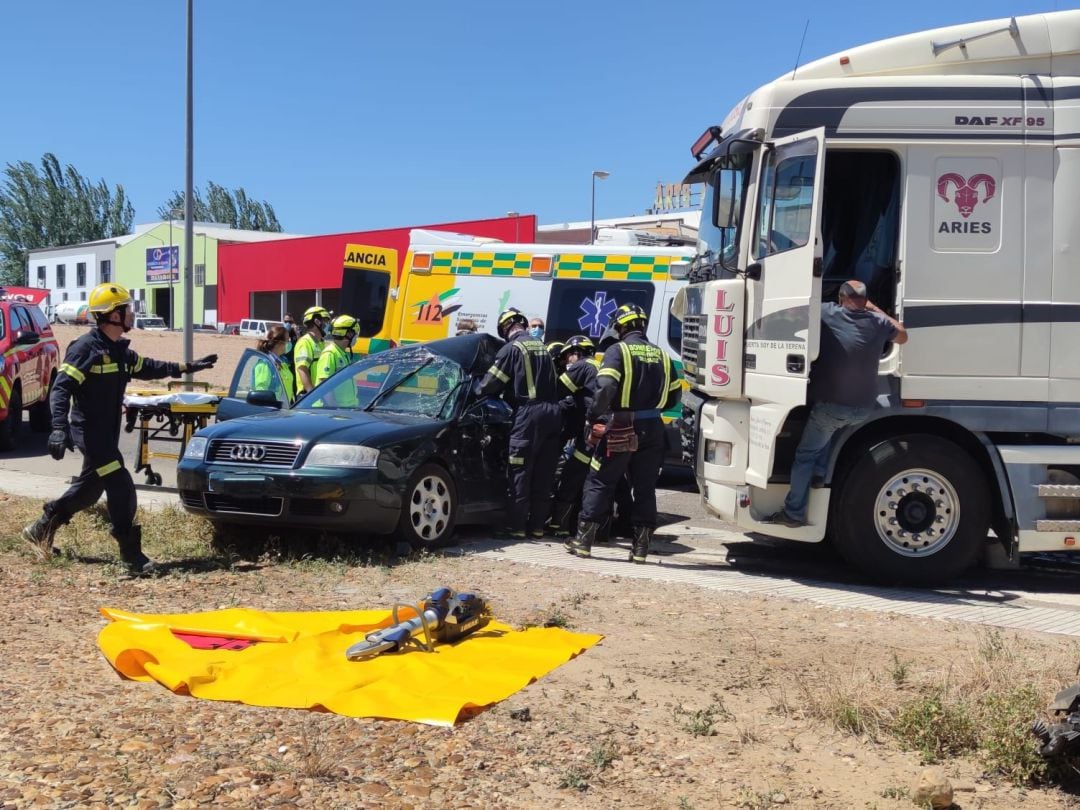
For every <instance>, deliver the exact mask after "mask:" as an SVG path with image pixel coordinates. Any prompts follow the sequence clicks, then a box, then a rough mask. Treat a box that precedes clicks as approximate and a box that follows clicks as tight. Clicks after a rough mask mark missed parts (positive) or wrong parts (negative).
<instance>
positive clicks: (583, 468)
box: [548, 335, 600, 537]
mask: <svg viewBox="0 0 1080 810" xmlns="http://www.w3.org/2000/svg"><path fill="white" fill-rule="evenodd" d="M595 352H596V346H595V344H594V343H593V342H592V341H591V340H589V338H587V337H585V336H584V335H575V336H574V337H572V338H570V339H569V340H568V341H566V344H565V346H563V349H562V353H561V356H560V357H561V361H562V362H563V363H564V364H565V366H566V371H564V372H563V373H562V374H560V375H559V393H560V394H561V395H563V400H562V402H563V403H564V407H563V432H562V439H561V443H562V444H563V445H565V444H566V442H567V441H569V440H573V446H572V448H571V450H570V453H569V455H568V456H567V457H566V460H565V461H564V462H563V467H562V474H561V475H560V476H559V488H558V490H557V491H556V493H555V503H554V505H553V507H552V515H551V521H550V522H549V523H548V529H549V530H550V531H551V532H552V533H553V534H554V535H555V536H556V537H566V536H568V535H569V534H570V524H571V519H572V517H573V513H574V510H575V509H576V508H577V506H578V504H579V502H580V501H581V487H582V485H583V484H584V483H585V476H586V475H588V472H589V462H590V461H592V448H591V447H589V446H588V445H587V444H585V437H584V435H583V431H584V428H585V415H586V414H587V413H588V411H589V407H590V406H591V405H592V400H593V396H594V395H595V394H596V373H597V371H598V370H599V368H600V362H599V361H598V360H597V359H596V357H595V356H594V355H595Z"/></svg>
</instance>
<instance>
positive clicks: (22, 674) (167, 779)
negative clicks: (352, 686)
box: [0, 496, 1077, 810]
mask: <svg viewBox="0 0 1080 810" xmlns="http://www.w3.org/2000/svg"><path fill="white" fill-rule="evenodd" d="M35 508H36V504H35V503H34V502H32V501H24V500H21V499H16V498H7V497H5V496H0V525H3V526H11V527H14V526H18V525H21V524H22V522H23V521H25V520H26V519H28V518H29V517H30V516H31V515H32V514H33V512H34V509H35ZM142 521H143V523H144V525H145V526H147V534H148V547H149V549H148V550H150V551H151V553H152V554H154V555H155V556H157V557H159V558H160V559H162V560H163V561H165V562H166V563H167V568H168V574H167V575H166V576H164V577H163V578H160V579H153V580H131V579H126V578H123V577H122V576H121V575H120V573H119V569H118V568H117V566H116V565H115V562H114V555H115V550H114V549H113V548H112V547H111V546H110V545H109V543H108V541H107V538H105V537H104V534H103V523H102V521H101V519H100V518H99V517H95V516H93V515H89V516H82V517H80V518H79V519H78V520H77V521H76V522H75V523H73V524H72V526H70V527H68V528H66V529H65V530H64V531H63V532H62V533H61V535H60V542H61V544H62V545H63V546H64V547H65V548H67V549H68V550H69V551H70V552H72V553H73V554H74V555H75V556H76V559H68V558H66V557H64V558H60V559H59V560H58V561H56V562H54V563H51V564H41V563H37V562H34V561H33V560H32V559H31V558H30V557H29V556H28V555H27V554H26V553H25V552H24V551H23V549H22V548H21V547H20V545H19V543H18V541H17V539H16V538H15V537H14V536H13V532H12V530H10V529H9V530H7V531H6V532H4V530H0V602H2V604H3V611H4V615H5V616H6V617H7V621H6V623H5V632H4V633H3V635H2V637H0V701H2V702H3V705H4V706H5V712H4V718H3V720H2V721H0V806H4V807H7V806H12V807H29V806H55V807H75V806H78V807H106V806H125V807H178V808H179V807H196V806H200V805H202V804H208V803H214V804H217V805H223V806H244V807H292V806H297V807H342V806H350V807H393V808H403V807H415V808H429V807H430V808H435V807H455V808H457V807H482V808H489V807H618V806H625V807H649V808H653V807H656V808H679V809H680V810H686V808H711V807H769V806H774V805H781V804H782V805H785V806H788V805H790V806H792V807H806V808H820V807H829V808H851V807H878V808H887V807H911V806H912V805H911V803H910V800H908V799H906V798H904V797H905V796H906V791H907V786H908V785H909V784H911V783H912V782H913V780H914V779H915V777H916V776H917V774H918V773H919V771H920V770H921V766H920V762H919V757H918V755H917V754H915V753H914V752H910V751H902V750H900V748H899V747H898V745H897V744H896V743H895V741H893V740H891V739H890V738H887V737H881V738H880V739H875V737H874V735H864V736H862V737H857V736H853V735H852V734H850V733H847V732H842V731H839V730H837V728H836V727H835V726H834V725H833V724H831V723H829V722H826V721H825V720H823V719H822V717H821V714H820V712H814V711H810V707H811V706H812V705H813V704H815V703H819V704H820V702H821V701H822V700H823V699H824V697H823V696H827V695H829V694H832V692H833V691H835V690H836V689H838V688H840V687H845V688H859V689H861V688H863V687H862V684H864V683H865V684H876V688H883V689H886V690H887V692H895V691H896V690H897V687H896V686H894V685H893V683H892V682H891V681H890V680H889V676H888V674H887V673H888V672H889V671H890V669H892V670H893V671H895V667H896V661H897V660H901V659H902V660H904V661H905V662H906V663H905V667H907V668H908V669H909V674H908V675H906V677H907V678H908V679H909V680H910V683H911V684H912V686H911V687H910V688H915V687H914V685H915V684H917V683H918V682H919V680H920V679H926V678H940V677H944V676H943V674H942V673H949V672H954V671H955V672H960V671H962V670H963V667H964V666H965V665H966V662H970V661H971V660H972V658H973V657H974V656H976V654H977V651H978V650H979V649H980V647H985V645H986V642H987V638H991V639H992V640H995V641H994V643H995V644H997V645H998V646H999V647H1001V648H1002V649H1007V650H1009V651H1010V655H1011V656H1012V657H1013V658H1014V659H1015V660H1017V661H1021V662H1026V663H1025V666H1030V668H1031V673H1029V675H1027V676H1025V677H1032V678H1035V679H1036V680H1037V682H1038V684H1039V686H1040V688H1041V689H1043V690H1048V691H1049V693H1052V691H1053V689H1054V688H1055V687H1056V685H1058V684H1060V683H1063V682H1065V681H1067V680H1068V679H1069V678H1070V677H1071V676H1072V671H1073V668H1074V666H1075V660H1076V657H1077V656H1076V652H1077V650H1076V648H1075V643H1074V642H1072V641H1070V640H1062V639H1058V638H1053V637H1046V636H1039V635H1035V634H1029V635H1027V636H1023V637H1021V636H1012V635H1008V636H1002V635H994V636H992V637H991V636H987V635H986V631H983V630H976V629H973V628H971V627H969V626H964V625H952V624H945V623H940V622H918V621H911V620H907V619H901V618H898V617H895V616H888V615H879V614H868V613H856V612H850V611H836V610H828V609H821V608H814V607H809V606H807V605H803V604H796V603H788V602H785V601H783V600H767V599H758V598H749V597H743V596H737V595H730V596H726V595H721V596H717V595H715V594H711V593H706V592H704V591H701V590H698V589H694V588H688V587H677V586H671V585H664V584H662V583H647V582H642V581H634V580H624V579H622V578H618V577H614V578H613V577H596V576H592V575H589V574H587V573H573V572H569V573H568V572H560V573H559V574H558V575H557V576H553V572H551V571H550V570H546V569H541V568H537V567H533V566H527V565H515V564H512V563H506V562H498V561H493V560H487V559H482V558H477V557H471V556H463V557H449V556H447V557H442V556H430V555H428V556H423V557H421V558H419V559H415V560H409V561H399V562H386V561H384V560H382V558H381V557H379V554H378V551H377V550H376V551H374V552H372V554H373V556H372V558H371V560H372V561H371V562H370V563H369V564H360V563H357V562H355V561H354V562H349V563H346V562H342V561H340V560H329V561H327V560H318V559H316V560H300V561H292V562H281V561H271V560H267V559H264V560H260V561H258V562H254V563H239V562H238V563H235V564H233V565H232V566H231V567H223V565H222V562H221V561H220V560H217V559H215V558H214V557H213V556H212V555H210V553H209V551H208V550H207V549H205V547H204V539H205V536H206V530H205V527H204V526H203V525H202V524H201V523H199V522H197V521H190V520H188V519H187V518H186V517H185V516H183V515H182V514H178V513H175V514H174V513H169V512H168V511H166V512H164V513H159V514H156V515H144V516H143V517H142ZM178 526H181V527H186V528H187V529H188V530H189V534H188V535H186V536H185V537H184V538H183V539H181V540H176V539H175V533H176V529H177V527H178ZM170 537H172V538H174V539H173V540H172V541H170V540H169V538H170ZM170 543H171V544H170ZM444 584H445V585H449V586H451V587H456V588H461V589H468V590H475V591H477V592H479V593H481V594H483V595H484V596H486V597H487V598H488V599H489V600H490V601H491V602H492V604H493V606H494V609H495V615H496V616H497V617H498V618H499V619H500V620H502V621H505V622H508V623H510V624H513V625H524V624H543V623H549V624H556V625H561V626H569V627H570V628H571V629H580V630H583V631H587V632H596V633H602V634H604V635H605V639H604V641H603V642H601V644H600V645H598V646H597V647H594V648H593V649H591V650H589V651H587V652H586V653H584V654H583V655H581V656H580V657H578V658H577V659H575V660H573V661H571V662H570V663H568V664H566V665H564V666H562V667H560V668H559V669H557V670H555V671H554V672H553V673H551V674H550V675H548V676H546V677H544V678H543V679H542V680H540V681H539V682H536V683H534V684H532V685H531V686H529V687H527V688H526V689H524V690H522V691H521V692H519V693H517V694H516V695H514V696H513V697H512V698H510V699H508V700H507V701H505V702H504V703H502V704H499V705H496V706H493V707H491V708H489V709H488V710H486V711H483V712H481V713H480V714H479V715H477V716H475V717H473V718H472V719H468V720H465V721H464V722H462V723H461V724H459V726H458V727H456V728H454V729H442V728H434V727H428V726H422V725H417V724H410V723H401V722H388V721H380V720H374V719H361V720H357V719H350V718H345V717H339V716H335V715H331V714H326V713H315V712H303V711H295V710H285V709H266V708H255V707H247V706H243V705H237V704H231V703H218V702H210V701H201V700H196V699H194V698H191V697H187V696H181V695H175V694H172V693H170V692H168V691H167V690H166V689H164V688H162V687H161V686H159V685H156V684H147V683H137V682H132V681H125V680H123V679H121V678H119V677H118V676H117V675H116V673H115V672H114V671H113V670H112V668H111V667H110V666H109V664H108V663H107V661H106V660H105V659H104V658H103V656H102V655H101V654H100V652H99V651H98V649H97V647H96V643H95V639H96V635H97V633H98V631H99V630H100V628H101V627H102V626H103V624H104V620H103V619H102V618H101V616H100V615H99V613H98V609H99V608H100V607H101V606H111V607H118V608H123V609H127V610H131V611H137V612H182V611H195V610H202V609H212V608H220V607H227V606H233V605H244V606H248V607H253V608H259V609H266V610H341V609H353V608H374V607H380V606H389V605H391V604H392V603H394V602H397V601H404V600H414V599H416V598H418V597H420V596H422V595H423V594H424V593H426V592H428V591H429V590H431V589H432V588H433V587H436V586H439V585H444ZM1025 671H1026V670H1025ZM894 677H895V675H894ZM949 677H952V676H949ZM903 688H904V689H907V688H909V687H907V686H905V687H903ZM525 708H528V709H529V715H530V718H531V719H529V720H528V721H523V720H520V719H515V715H512V714H511V713H512V712H513V711H514V710H520V709H525ZM945 767H946V770H947V772H948V773H949V775H950V777H951V778H952V779H953V780H954V785H955V786H956V787H957V789H958V791H959V792H958V793H957V802H958V804H960V805H961V806H962V807H964V808H971V807H977V808H1003V809H1004V808H1010V810H1011V809H1012V808H1036V807H1040V808H1041V807H1063V806H1069V802H1070V801H1071V798H1070V797H1069V796H1068V795H1066V794H1064V793H1062V792H1060V791H1059V790H1056V789H1033V790H1021V789H1019V788H1015V787H1013V786H1011V785H1010V784H1009V783H1008V782H1007V781H1005V780H1002V779H1000V778H996V777H993V776H990V775H988V774H987V773H986V766H985V764H984V763H983V762H982V761H981V760H980V759H979V758H978V757H976V756H971V757H967V758H962V759H951V760H949V761H947V763H946V765H945Z"/></svg>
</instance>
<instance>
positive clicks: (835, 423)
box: [784, 402, 873, 522]
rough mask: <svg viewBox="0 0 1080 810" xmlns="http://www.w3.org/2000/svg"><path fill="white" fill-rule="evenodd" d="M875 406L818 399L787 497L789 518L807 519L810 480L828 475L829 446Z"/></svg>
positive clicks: (797, 454) (805, 433)
mask: <svg viewBox="0 0 1080 810" xmlns="http://www.w3.org/2000/svg"><path fill="white" fill-rule="evenodd" d="M872 410H873V409H872V408H860V407H857V406H854V405H837V404H835V403H832V402H815V403H814V406H813V408H811V409H810V418H809V419H808V420H807V421H806V429H805V430H803V435H802V438H801V439H800V440H799V447H798V448H797V449H796V450H795V462H794V463H793V464H792V465H791V491H790V492H788V495H787V498H785V499H784V512H786V513H787V516H788V517H789V518H793V519H795V520H798V521H802V522H805V521H806V505H807V503H808V502H809V501H810V482H811V481H812V480H813V477H814V476H815V475H818V476H824V475H825V466H826V464H828V461H829V448H830V446H831V445H832V438H833V436H834V435H835V434H836V432H837V431H839V430H841V429H842V428H845V427H847V426H848V425H857V424H859V423H860V422H862V421H865V420H866V419H867V418H868V417H869V416H870V413H871V412H872Z"/></svg>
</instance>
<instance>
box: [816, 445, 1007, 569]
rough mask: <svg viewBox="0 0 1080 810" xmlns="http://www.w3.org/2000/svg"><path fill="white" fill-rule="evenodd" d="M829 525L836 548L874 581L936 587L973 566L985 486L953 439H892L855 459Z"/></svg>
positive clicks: (985, 520) (982, 534) (986, 507)
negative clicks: (831, 526) (832, 529)
mask: <svg viewBox="0 0 1080 810" xmlns="http://www.w3.org/2000/svg"><path fill="white" fill-rule="evenodd" d="M832 520H833V526H834V527H835V529H834V532H833V540H834V542H835V543H836V547H837V550H838V551H839V552H840V554H841V555H842V556H843V557H844V559H845V560H847V562H848V563H849V564H851V565H852V566H854V567H856V568H858V569H860V570H862V571H863V572H864V573H866V574H868V575H869V576H870V577H871V578H873V579H874V580H877V581H879V582H884V583H888V584H906V585H937V584H940V583H942V582H946V581H948V580H950V579H952V578H953V577H955V576H957V575H958V574H960V573H962V572H963V571H965V570H966V569H968V568H970V567H971V566H972V565H974V564H975V562H976V560H977V559H978V557H979V553H980V551H981V550H982V548H983V546H984V545H985V544H986V537H987V533H988V532H989V529H990V497H989V487H988V486H987V482H986V477H985V476H984V475H983V472H982V470H981V469H979V466H978V464H976V463H975V461H974V460H973V459H972V458H971V457H970V456H969V455H968V454H967V452H966V451H965V450H963V449H962V448H961V447H959V446H958V445H956V444H954V443H953V442H950V441H949V440H947V439H942V438H939V437H937V436H931V435H925V434H911V435H906V436H899V437H897V438H895V439H889V440H887V441H884V442H881V443H880V444H878V445H875V446H874V447H871V448H869V450H868V452H865V453H861V454H859V456H858V459H857V460H856V462H855V464H854V465H853V466H852V468H851V470H850V472H849V473H848V475H847V476H846V478H845V479H844V482H843V484H841V490H840V492H839V493H838V496H837V498H836V499H835V500H834V502H833V513H832Z"/></svg>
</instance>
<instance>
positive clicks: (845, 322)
mask: <svg viewBox="0 0 1080 810" xmlns="http://www.w3.org/2000/svg"><path fill="white" fill-rule="evenodd" d="M895 336H896V329H895V328H894V327H893V325H892V324H891V323H889V320H888V318H886V317H885V316H884V315H881V314H880V313H877V312H871V311H870V310H868V309H861V310H853V309H845V308H844V307H842V306H840V305H839V304H822V305H821V349H820V351H819V352H818V358H817V360H815V361H814V365H813V367H812V368H811V369H810V401H811V402H834V403H836V404H837V405H852V406H857V407H867V408H868V407H872V406H873V404H874V401H875V400H876V399H877V371H878V361H879V360H880V359H881V353H882V351H883V350H884V348H885V344H886V342H888V341H890V340H892V339H893V338H894V337H895Z"/></svg>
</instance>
